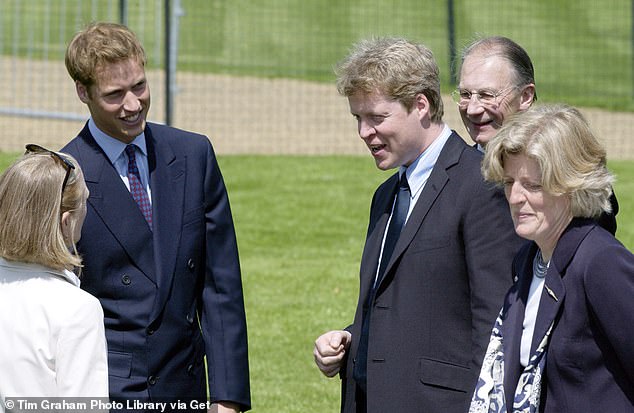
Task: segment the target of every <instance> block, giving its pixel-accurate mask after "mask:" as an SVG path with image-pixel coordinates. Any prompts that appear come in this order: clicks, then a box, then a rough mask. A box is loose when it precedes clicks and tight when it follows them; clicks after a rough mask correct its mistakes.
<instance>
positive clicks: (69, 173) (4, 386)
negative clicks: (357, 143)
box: [0, 145, 108, 412]
mask: <svg viewBox="0 0 634 413" xmlns="http://www.w3.org/2000/svg"><path fill="white" fill-rule="evenodd" d="M87 198H88V189H87V188H86V185H85V183H84V179H83V174H82V171H81V169H80V168H79V166H78V164H77V162H76V161H75V160H74V159H73V158H72V157H70V156H69V155H65V154H61V153H56V152H52V151H49V150H47V149H44V148H42V147H39V146H37V145H27V151H26V153H25V155H24V156H23V157H21V158H20V159H18V160H17V161H16V162H15V163H14V164H13V165H11V166H10V167H9V168H8V169H7V170H6V171H5V172H4V173H3V174H2V176H1V177H0V337H2V345H0V372H1V374H0V412H2V411H4V409H5V406H6V408H8V409H11V407H12V405H11V399H12V398H17V397H91V398H95V399H96V398H107V397H108V365H107V357H106V354H107V352H106V341H105V334H104V324H103V311H102V309H101V306H100V304H99V301H98V300H97V299H96V298H94V297H93V296H91V295H90V294H88V293H87V292H85V291H83V290H81V289H80V288H79V278H78V276H77V275H76V274H75V273H74V272H73V270H74V269H77V268H79V267H80V266H81V259H80V257H79V256H78V255H77V253H76V250H75V243H76V242H77V240H78V239H79V237H80V233H81V227H82V224H83V222H84V218H85V216H86V199H87ZM15 407H18V406H17V405H16V406H15Z"/></svg>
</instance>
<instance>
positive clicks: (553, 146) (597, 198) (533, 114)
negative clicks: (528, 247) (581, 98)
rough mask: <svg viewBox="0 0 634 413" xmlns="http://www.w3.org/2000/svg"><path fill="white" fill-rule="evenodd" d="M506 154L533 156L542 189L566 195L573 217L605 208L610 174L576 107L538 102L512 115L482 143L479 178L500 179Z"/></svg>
mask: <svg viewBox="0 0 634 413" xmlns="http://www.w3.org/2000/svg"><path fill="white" fill-rule="evenodd" d="M508 155H525V156H527V157H529V158H531V159H533V160H535V161H536V162H537V163H538V165H539V168H540V171H541V174H542V177H541V185H542V187H543V188H544V190H545V191H546V192H548V193H550V194H555V195H563V194H565V195H567V196H569V197H570V200H571V212H572V215H573V216H575V217H585V218H597V217H598V216H600V215H601V213H602V212H603V211H605V212H610V211H611V205H610V201H609V198H610V195H611V194H612V183H613V182H614V176H613V175H612V174H611V173H610V172H609V171H608V169H607V167H606V152H605V149H604V148H603V146H602V145H601V144H600V143H599V141H598V140H597V139H596V137H595V136H594V134H593V133H592V130H591V129H590V126H589V125H588V122H587V121H586V120H585V118H584V117H583V115H581V113H580V112H579V111H578V110H577V109H575V108H572V107H570V106H567V105H541V106H535V107H532V108H530V109H528V110H526V111H524V112H519V113H517V114H515V115H513V117H511V118H510V119H509V120H508V121H507V122H505V123H504V125H503V126H502V128H500V130H499V132H498V134H497V135H496V136H495V138H493V139H492V140H491V141H490V142H489V144H488V145H487V148H486V154H485V156H484V161H483V163H482V174H483V175H484V177H485V179H487V180H489V181H493V182H496V183H498V184H502V183H503V182H504V160H505V158H506V157H507V156H508Z"/></svg>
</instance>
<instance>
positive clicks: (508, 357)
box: [502, 243, 537, 406]
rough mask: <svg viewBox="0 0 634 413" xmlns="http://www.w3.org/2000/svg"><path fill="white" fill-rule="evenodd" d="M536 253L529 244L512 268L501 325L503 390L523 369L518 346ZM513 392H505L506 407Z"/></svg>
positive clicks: (512, 383) (512, 396)
mask: <svg viewBox="0 0 634 413" xmlns="http://www.w3.org/2000/svg"><path fill="white" fill-rule="evenodd" d="M536 252H537V245H536V244H535V243H531V244H530V247H529V249H528V251H527V252H526V253H525V254H524V255H523V258H524V259H523V260H522V261H520V262H518V263H517V267H516V266H515V263H514V266H513V276H514V277H517V280H518V281H517V284H516V285H514V286H513V287H512V289H511V293H510V294H509V297H508V299H507V300H508V302H510V303H512V304H513V305H511V306H510V307H508V311H507V312H506V314H505V317H504V322H503V325H502V337H503V348H504V388H505V389H514V388H515V386H516V384H517V382H518V380H519V377H520V375H521V374H522V371H523V368H522V365H521V364H520V346H521V341H522V331H523V325H524V313H525V311H526V302H527V300H528V292H529V290H530V286H531V281H532V279H533V278H532V277H533V275H532V274H533V265H532V257H534V256H535V253H536ZM513 399H514V394H513V391H507V392H506V403H507V406H513Z"/></svg>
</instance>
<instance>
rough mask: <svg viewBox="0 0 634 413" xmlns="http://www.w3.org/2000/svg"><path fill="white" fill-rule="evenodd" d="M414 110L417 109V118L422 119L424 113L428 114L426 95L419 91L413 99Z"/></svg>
mask: <svg viewBox="0 0 634 413" xmlns="http://www.w3.org/2000/svg"><path fill="white" fill-rule="evenodd" d="M414 110H417V111H418V118H419V119H423V117H425V115H428V114H429V100H427V96H425V95H424V94H423V93H419V94H418V95H416V100H415V101H414Z"/></svg>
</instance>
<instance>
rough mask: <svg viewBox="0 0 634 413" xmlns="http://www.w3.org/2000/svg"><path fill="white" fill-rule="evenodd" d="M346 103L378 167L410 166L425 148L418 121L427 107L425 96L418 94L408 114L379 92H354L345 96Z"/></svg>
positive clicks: (383, 168) (421, 127) (421, 128)
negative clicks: (346, 97)
mask: <svg viewBox="0 0 634 413" xmlns="http://www.w3.org/2000/svg"><path fill="white" fill-rule="evenodd" d="M348 103H349V104H350V113H352V115H353V116H354V117H355V119H356V120H357V128H358V132H359V136H360V137H361V139H363V141H364V142H365V144H366V145H367V147H368V149H369V150H370V153H371V154H372V156H373V157H374V161H375V162H376V166H377V168H379V169H381V170H388V169H392V168H397V167H399V166H402V165H405V166H409V165H410V164H411V163H412V162H414V161H415V160H416V158H417V157H418V155H420V154H421V153H422V152H423V151H424V149H425V148H426V146H427V144H426V142H425V139H424V133H423V126H422V124H421V120H422V119H423V116H424V114H425V113H427V112H428V109H429V104H428V102H427V99H426V98H425V96H424V95H422V94H420V95H418V97H417V102H416V103H415V105H414V108H413V110H412V111H411V112H408V111H407V109H406V108H405V107H404V106H403V105H402V104H401V103H400V102H398V101H395V100H390V99H388V98H386V97H385V96H383V95H382V94H380V93H363V92H357V93H355V94H353V95H351V96H349V97H348Z"/></svg>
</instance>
